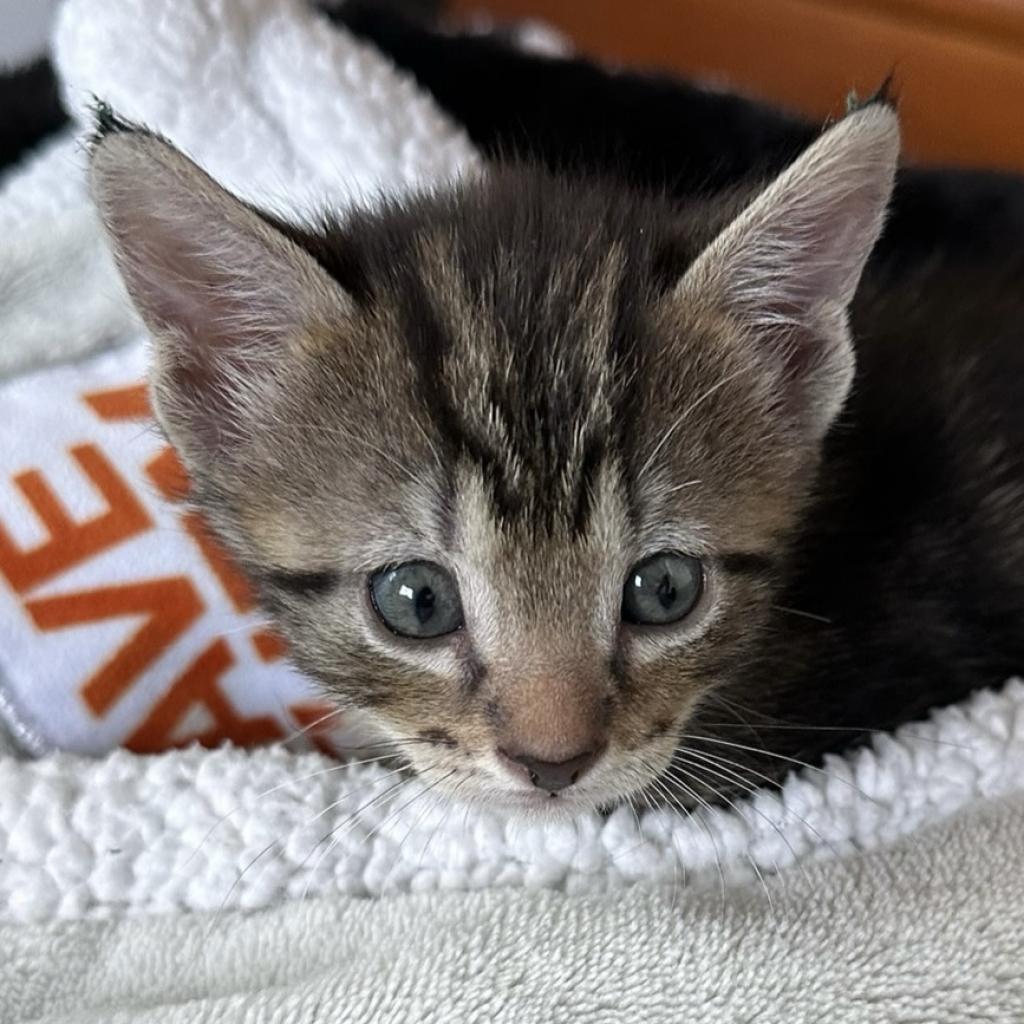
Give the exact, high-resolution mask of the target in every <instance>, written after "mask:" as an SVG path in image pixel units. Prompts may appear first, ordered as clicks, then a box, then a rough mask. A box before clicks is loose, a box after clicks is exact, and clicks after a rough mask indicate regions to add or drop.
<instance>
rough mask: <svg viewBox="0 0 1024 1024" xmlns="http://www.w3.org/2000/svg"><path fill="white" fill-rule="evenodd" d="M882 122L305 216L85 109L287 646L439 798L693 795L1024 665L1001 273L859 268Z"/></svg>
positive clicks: (891, 165)
mask: <svg viewBox="0 0 1024 1024" xmlns="http://www.w3.org/2000/svg"><path fill="white" fill-rule="evenodd" d="M898 134H899V133H898V124H897V119H896V116H895V114H894V112H893V111H892V109H891V108H890V107H889V106H888V105H887V104H886V103H885V102H875V103H871V104H869V105H867V106H865V107H863V108H862V109H860V110H858V111H856V112H854V113H852V114H850V115H848V116H847V117H846V118H845V119H843V120H842V121H840V122H839V123H838V124H836V125H834V126H832V127H831V128H829V129H828V130H827V131H825V132H824V133H823V134H822V135H821V136H820V137H819V138H818V139H817V140H816V141H815V142H813V143H812V144H811V145H810V146H809V147H808V148H807V150H806V151H805V152H804V153H803V154H802V155H801V156H800V157H799V158H798V159H797V160H796V161H795V162H794V163H793V164H792V165H791V166H790V167H788V169H786V170H785V171H783V172H782V173H781V174H780V175H779V176H778V177H777V178H776V179H775V180H774V181H771V182H770V183H769V184H767V185H766V186H763V187H762V186H760V185H759V184H757V183H750V184H749V185H748V186H746V188H744V189H732V190H730V191H729V192H728V193H724V194H721V195H718V196H708V197H705V198H703V199H701V200H699V201H698V200H693V201H690V202H685V203H682V204H677V203H673V202H670V201H669V200H668V199H666V198H664V197H663V196H658V195H652V194H645V193H642V192H633V191H630V190H628V189H626V188H624V187H622V186H621V185H617V186H611V185H608V184H607V183H603V182H602V181H600V180H588V179H585V178H572V177H562V176H558V175H554V174H552V173H551V172H549V171H545V170H542V169H540V168H537V167H531V166H529V165H509V166H496V167H493V168H492V169H490V170H488V171H487V172H486V173H484V174H482V175H481V176H479V177H477V178H474V179H472V180H466V181H463V182H461V183H459V184H457V185H455V186H452V187H450V188H447V189H441V190H436V191H434V192H430V193H427V194H423V195H420V196H416V197H413V198H409V199H404V200H394V201H392V202H390V203H388V204H386V205H385V206H384V207H383V208H382V209H378V210H376V211H374V212H369V211H356V212H353V213H351V214H348V215H346V216H345V217H344V218H343V219H341V220H327V221H325V222H324V223H323V224H321V225H320V226H318V227H316V228H310V227H297V226H294V225H289V224H284V223H282V222H279V221H278V220H277V219H276V218H274V217H272V216H270V215H268V214H265V213H261V212H259V211H256V210H253V209H251V208H249V207H248V206H246V205H245V204H243V203H241V202H240V201H238V200H236V199H235V198H233V197H232V196H230V195H229V194H228V193H226V192H225V191H224V190H223V189H221V188H220V187H219V186H218V185H217V184H216V183H215V182H214V181H212V180H211V179H210V178H209V177H208V176H207V175H206V174H205V173H204V172H202V171H201V170H200V169H199V168H198V167H196V166H195V165H194V164H193V163H191V162H190V161H189V160H188V159H187V158H186V157H184V156H183V155H182V154H180V153H179V152H177V151H176V150H175V149H173V148H172V147H171V146H170V145H169V144H168V143H166V142H165V141H163V140H161V139H160V138H158V137H156V136H154V135H151V134H149V133H146V132H144V131H141V130H135V129H132V128H130V127H129V126H126V125H122V124H120V123H118V122H116V121H115V120H113V119H112V118H110V117H106V118H105V119H104V121H103V123H102V124H101V131H100V135H99V137H98V139H97V142H96V145H95V148H94V150H93V155H92V188H93V194H94V196H95V199H96V202H97V204H98V206H99V209H100V211H101V213H102V216H103V218H104V220H105V222H106V224H107V227H108V230H109V233H110V237H111V239H112V242H113V245H114V248H115V251H116V254H117V259H118V263H119V266H120V268H121V272H122V274H123V277H124V280H125V283H126V285H127V287H128V290H129V293H130V294H131V295H132V297H133V299H134V302H135V304H136V306H137V308H138V310H139V312H140V314H141V315H142V316H143V318H144V320H145V321H146V323H147V325H148V327H149V329H150V331H151V332H152V335H153V339H154V366H153V373H152V388H153V397H154V404H155V408H156V411H157V416H158V419H159V421H160V423H161V424H162V426H163V428H164V430H165V431H166V432H167V435H168V436H169V438H170V439H171V441H172V442H173V443H174V445H175V446H176V448H177V450H178V451H179V453H180V454H181V456H182V458H183V460H184V462H185V464H186V465H187V467H188V469H189V471H190V473H191V474H192V477H193V480H194V482H195V485H196V500H197V501H198V502H199V504H200V506H201V507H202V509H203V511H204V512H205V514H206V515H207V517H208V518H209V520H210V522H211V523H212V525H213V527H214V529H215V530H216V532H217V533H218V534H219V536H220V537H221V538H222V539H223V541H224V542H225V543H226V544H227V546H228V547H229V548H230V550H231V551H232V552H233V554H234V556H235V557H236V558H237V560H238V562H239V564H240V565H241V566H242V567H243V569H244V570H245V571H246V572H247V573H248V575H249V577H250V578H251V579H252V581H253V582H254V584H255V585H256V587H257V588H258V590H259V593H260V594H261V596H262V601H263V603H264V605H265V607H266V608H267V609H268V610H269V612H270V613H271V614H272V615H273V616H274V618H275V620H276V622H277V624H278V626H279V628H280V630H281V631H282V633H283V635H284V636H285V637H286V639H287V641H288V643H289V646H290V649H291V652H292V655H293V657H294V660H295V661H296V663H297V664H298V665H299V666H300V667H301V668H302V669H303V670H304V671H306V672H307V673H309V674H310V675H311V676H313V677H314V678H316V679H318V680H319V681H320V683H321V684H322V686H323V687H324V689H325V691H326V692H327V693H328V694H330V695H331V696H333V697H334V698H335V699H336V700H337V701H339V702H341V703H342V704H345V705H356V706H359V707H362V708H365V709H367V710H368V711H369V712H371V714H372V715H373V716H374V717H375V718H376V720H377V721H378V722H379V724H380V725H381V726H382V728H384V729H385V731H386V732H388V734H389V735H390V736H391V737H392V738H393V739H394V740H395V741H396V743H397V746H398V748H399V749H400V750H401V751H402V752H403V754H404V756H405V757H406V758H407V759H408V761H409V763H410V764H411V765H412V767H413V768H415V769H416V770H417V771H418V772H419V773H420V774H421V775H422V776H424V778H425V779H426V780H427V781H429V782H432V783H434V784H436V785H437V786H438V787H439V788H440V789H442V790H446V791H457V792H458V795H459V797H460V798H463V799H475V800H485V801H492V802H499V803H502V804H505V805H508V806H512V807H518V808H522V809H530V808H539V807H545V808H555V807H557V808H559V809H563V810H569V811H575V810H580V809H582V808H587V807H594V806H601V807H605V806H609V805H611V804H614V803H615V802H616V801H618V800H621V799H623V798H624V797H626V796H628V795H631V794H635V793H641V792H643V793H645V794H646V795H648V796H650V797H653V798H656V799H667V800H672V801H678V802H680V803H684V804H692V803H693V802H695V801H696V802H700V801H705V800H709V799H719V798H726V797H727V796H728V794H729V793H732V792H737V791H743V790H746V789H750V788H752V787H754V786H756V785H759V784H761V783H763V782H766V781H775V780H777V779H778V778H779V776H780V775H781V774H782V773H783V772H784V771H785V770H786V769H787V768H788V767H790V766H791V765H792V764H793V763H794V761H804V760H816V759H818V758H819V757H820V756H821V754H822V753H823V752H825V751H827V750H830V749H840V748H842V747H843V746H844V745H846V744H849V743H851V742H855V741H857V740H860V739H862V738H863V737H864V736H865V735H866V734H867V733H868V731H869V730H870V729H872V728H880V729H887V728H890V727H892V726H893V725H895V724H897V723H899V722H901V721H905V720H907V719H910V718H914V717H917V716H919V715H921V714H923V713H924V712H925V711H926V710H927V709H928V708H930V707H932V706H934V705H935V704H939V703H944V702H948V701H951V700H955V699H958V698H960V697H962V696H964V695H965V694H967V693H968V692H970V691H971V690H972V689H974V688H975V687H978V686H982V685H986V684H994V683H999V682H1001V681H1002V680H1003V679H1004V678H1005V677H1006V676H1008V675H1010V674H1011V673H1012V672H1013V671H1015V670H1019V669H1020V667H1021V665H1022V664H1024V629H1022V628H1021V627H1022V625H1024V587H1022V583H1024V527H1022V526H1021V525H1020V523H1019V520H1020V513H1021V510H1022V508H1024V505H1022V499H1024V456H1022V454H1021V452H1022V451H1024V447H1022V443H1024V411H1022V405H1021V403H1020V402H1019V400H1018V398H1017V396H1016V394H1015V393H1014V389H1015V387H1016V385H1017V383H1018V382H1019V381H1021V380H1024V348H1022V346H1021V345H1020V343H1019V338H1018V330H1019V328H1018V324H1019V322H1020V318H1019V313H1020V299H1019V297H1018V295H1019V289H1017V290H1015V291H1014V290H1011V289H1008V288H1006V287H1005V282H999V281H997V280H996V279H995V277H993V278H992V281H993V283H994V284H996V285H1000V284H1001V285H1002V287H1001V289H999V290H997V291H995V292H994V293H993V294H992V295H989V294H987V293H986V290H985V287H986V282H985V281H984V280H974V281H972V280H965V279H962V280H959V281H943V280H941V279H939V280H928V279H925V278H922V279H921V281H919V282H918V287H917V288H916V289H915V288H913V287H908V286H907V285H906V283H905V284H904V287H903V288H902V289H901V290H899V291H892V290H886V289H885V288H884V287H881V286H880V285H878V284H877V283H876V282H873V281H872V280H871V279H870V278H866V279H865V281H864V282H863V283H861V284H860V288H859V290H858V284H859V282H860V278H861V275H862V271H863V269H864V266H865V262H866V260H867V258H868V255H869V253H870V252H871V250H872V247H873V245H874V243H875V241H876V239H877V237H878V235H879V232H880V231H881V228H882V224H883V220H884V216H885V211H886V207H887V204H888V201H889V198H890V194H891V190H892V186H893V179H894V174H895V170H896V163H897V158H898V148H899V141H898ZM1007 273H1010V268H1007ZM1018 280H1019V277H1018ZM958 285H959V287H958ZM855 293H856V298H855ZM851 324H852V331H851V329H850V325H851ZM851 336H852V338H855V339H856V358H855V350H854V343H853V341H852V340H851Z"/></svg>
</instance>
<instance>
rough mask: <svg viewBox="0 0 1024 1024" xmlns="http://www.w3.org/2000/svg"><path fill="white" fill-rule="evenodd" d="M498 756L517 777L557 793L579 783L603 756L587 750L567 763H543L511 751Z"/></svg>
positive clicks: (502, 751)
mask: <svg viewBox="0 0 1024 1024" xmlns="http://www.w3.org/2000/svg"><path fill="white" fill-rule="evenodd" d="M498 754H499V755H500V756H501V758H502V760H503V761H504V762H505V763H506V764H507V765H508V766H509V767H510V768H511V769H512V770H513V771H514V772H515V773H516V774H517V775H519V776H522V777H525V778H526V779H528V780H529V781H530V782H532V783H533V784H534V785H535V786H536V787H537V788H538V789H545V790H547V791H548V792H549V793H557V792H559V791H561V790H563V789H568V787H569V786H572V785H574V784H575V783H576V782H579V780H580V779H581V778H582V777H583V775H584V774H585V773H586V772H587V771H588V770H589V769H590V768H591V766H592V765H593V764H594V762H595V761H596V760H597V759H598V757H600V756H601V750H600V749H595V750H586V751H584V752H583V753H581V754H577V755H576V756H575V757H570V758H568V759H567V760H565V761H542V760H540V758H536V757H531V756H530V755H529V754H524V753H514V752H512V751H509V750H499V751H498Z"/></svg>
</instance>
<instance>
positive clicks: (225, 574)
mask: <svg viewBox="0 0 1024 1024" xmlns="http://www.w3.org/2000/svg"><path fill="white" fill-rule="evenodd" d="M126 39H130V40H131V41H132V42H131V45H130V46H126V45H125V44H124V40H126ZM55 59H56V64H57V68H58V71H59V73H60V76H61V80H62V84H63V89H64V94H65V98H66V100H67V101H68V104H69V106H70V108H71V110H72V111H73V113H74V115H75V117H76V118H77V121H78V125H79V128H78V132H79V136H81V135H82V134H84V133H87V132H88V131H90V130H91V116H90V112H89V105H90V104H91V103H92V102H93V100H94V98H100V99H102V100H104V101H106V102H108V103H109V104H111V105H112V106H113V107H114V109H115V110H117V111H118V112H119V113H120V114H121V115H122V116H124V117H126V118H128V119H130V120H134V121H138V122H140V123H143V124H146V125H147V126H149V127H151V128H154V129H157V130H159V131H161V132H162V133H163V134H165V135H166V136H167V137H169V138H170V139H171V140H172V141H173V142H174V143H176V144H177V145H178V146H180V147H181V148H182V149H184V150H185V151H186V152H188V153H189V154H190V155H192V156H193V157H194V158H195V159H197V160H198V162H199V163H201V164H202V165H203V166H204V167H205V168H206V169H207V170H208V171H210V172H211V173H212V174H213V175H214V176H215V177H217V178H218V180H220V181H221V182H222V183H223V184H224V185H225V186H227V187H228V188H230V189H232V190H233V191H235V192H236V193H237V194H239V195H241V196H243V197H244V198H246V199H249V200H251V201H253V202H256V203H258V204H261V205H264V206H268V207H271V208H273V209H276V210H279V211H283V212H286V213H288V214H291V215H293V216H299V217H302V216H309V215H310V214H311V213H313V212H314V211H316V210H317V209H319V208H322V207H323V206H324V205H325V204H329V205H331V206H332V207H334V208H341V209H343V208H345V206H346V205H348V204H350V203H352V202H353V201H354V200H358V201H360V202H363V203H373V202H375V201H376V200H377V199H378V197H379V196H380V195H382V194H386V193H394V192H399V191H402V190H407V189H410V188H413V187H419V186H423V185H426V184H429V183H431V182H435V181H442V180H447V179H450V178H452V177H453V176H455V175H457V174H459V173H464V172H465V171H467V170H468V169H470V168H471V167H473V166H474V163H475V156H474V153H473V151H472V148H471V147H470V145H469V143H468V142H467V141H466V140H465V138H464V137H463V136H462V134H461V133H460V132H459V131H457V130H456V129H455V128H454V127H453V126H452V125H451V124H449V123H448V122H447V120H446V118H445V117H444V116H442V115H441V113H440V112H439V111H438V110H437V109H436V107H435V106H434V105H433V103H432V102H431V101H430V100H428V99H427V98H426V97H425V96H424V95H422V94H421V93H420V92H419V91H418V89H417V88H416V87H415V85H414V84H413V83H412V81H411V80H410V79H408V78H407V77H404V76H403V75H400V74H399V73H398V72H397V71H396V70H395V69H394V68H393V67H392V66H391V65H390V64H389V62H388V61H386V60H385V59H384V58H383V57H381V56H380V55H379V54H377V53H376V52H375V51H374V50H372V48H369V47H367V46H364V45H363V44H360V43H358V42H357V41H356V40H355V39H354V38H352V37H351V36H350V35H349V34H348V33H346V32H344V31H340V30H338V29H337V28H335V27H332V26H331V25H329V24H328V23H327V22H325V21H324V20H322V19H321V18H320V17H319V16H318V15H316V14H315V13H314V12H313V11H312V10H311V9H310V7H309V6H308V5H307V4H305V3H300V2H298V0H245V2H243V0H68V2H67V3H66V5H65V7H64V9H63V11H62V13H61V16H60V20H59V24H58V29H57V33H56V41H55ZM82 150H83V147H82V145H81V141H80V139H70V138H69V139H65V140H61V141H58V142H56V143H54V144H52V145H51V146H50V147H48V148H47V149H46V150H45V151H44V152H43V153H42V154H40V155H39V156H38V157H37V158H36V159H35V160H33V161H31V162H30V163H29V165H28V166H27V167H26V168H25V169H23V170H22V171H20V172H19V173H18V174H17V175H15V176H14V177H13V178H12V179H11V180H9V181H8V182H7V183H6V187H5V188H4V190H3V192H2V193H0V228H3V229H4V231H5V232H6V233H5V236H4V244H3V246H2V247H0V369H3V368H6V369H7V370H11V369H15V368H24V366H25V365H26V363H27V362H29V361H30V360H32V359H35V361H36V362H52V361H54V360H56V359H60V358H67V357H68V356H71V355H80V354H82V353H84V352H88V351H92V350H96V349H98V348H102V347H104V346H106V345H108V344H109V343H110V341H111V340H114V339H116V340H118V341H119V342H121V347H120V348H119V349H118V350H117V351H116V352H112V353H108V354H105V355H102V356H99V357H92V358H91V359H88V360H86V361H84V362H80V363H77V364H74V365H68V366H66V367H63V368H60V369H46V370H38V371H37V372H36V373H35V374H34V375H30V376H26V377H22V378H20V379H15V380H13V381H10V382H8V383H7V384H6V385H4V386H0V723H2V722H3V721H5V720H6V724H7V728H8V730H9V731H10V732H11V734H12V735H13V736H14V737H15V739H16V740H17V741H18V742H19V743H20V745H21V746H22V747H24V748H25V749H26V750H28V751H30V752H32V753H37V754H38V753H42V752H44V751H47V750H52V749H56V748H60V749H67V750H74V751H78V752H82V753H90V754H99V753H102V752H104V751H107V750H110V749H112V748H114V747H116V746H119V745H126V746H128V747H130V748H131V749H134V750H137V751H150V750H157V749H165V748H167V747H169V746H174V745H180V744H183V743H186V742H188V741H190V740H193V739H198V740H200V741H202V742H203V743H205V744H207V745H214V744H217V743H219V742H223V741H225V740H230V741H232V742H235V743H241V744H248V743H259V742H267V741H271V740H278V739H281V738H283V737H285V736H286V735H288V734H290V733H293V732H295V731H296V730H297V729H299V728H302V727H305V726H308V725H310V724H311V723H313V722H315V721H317V720H318V719H320V718H321V717H322V715H323V714H324V713H325V709H324V708H323V707H322V706H321V705H320V704H319V703H318V702H317V699H316V695H315V693H314V692H313V690H312V688H311V686H310V685H309V683H308V682H307V681H306V680H305V679H303V678H302V677H301V676H300V675H299V674H298V673H297V672H295V671H294V670H292V669H291V668H289V667H288V665H287V663H286V661H285V660H284V659H283V658H282V648H281V645H280V644H279V643H278V642H277V641H276V640H275V638H274V637H273V636H272V635H271V634H270V633H269V632H268V631H267V629H266V628H265V626H264V624H263V623H262V622H261V620H260V618H259V616H258V615H257V614H256V613H255V611H254V609H253V607H252V600H251V597H250V595H249V593H248V591H247V589H246V587H245V585H244V583H243V581H242V580H241V579H240V578H239V577H238V576H237V574H235V573H234V572H233V571H232V570H231V568H230V566H229V565H228V564H227V562H226V561H225V559H224V557H223V555H222V554H221V553H220V551H219V549H218V548H217V546H216V545H215V544H214V543H213V542H212V541H211V539H210V538H209V537H208V535H207V534H206V533H205V532H204V531H203V528H202V523H201V522H200V521H199V520H198V519H197V518H196V517H195V516H193V515H189V514H187V513H184V512H182V510H181V509H180V508H176V507H174V506H173V504H171V503H169V502H168V501H167V498H168V497H174V496H180V494H181V493H182V492H183V491H184V489H185V486H186V485H185V482H184V479H183V475H182V473H181V469H180V466H179V465H178V464H177V462H176V460H175V458H174V456H173V454H172V453H171V452H170V450H169V449H167V448H166V447H165V446H164V445H163V443H162V442H161V441H160V439H159V438H158V436H157V434H156V432H155V431H154V430H152V429H151V428H150V426H149V412H148V409H147V406H146V397H145V388H144V387H143V385H142V381H143V379H144V374H145V365H146V359H145V351H144V349H145V344H144V338H143V334H142V332H141V331H140V330H139V329H138V328H137V327H134V326H133V325H132V322H131V315H130V312H129V309H128V306H127V303H126V300H125V297H124V294H123V291H122V289H121V286H120V284H119V282H118V281H117V278H116V275H115V272H114V270H113V266H112V263H111V260H110V258H109V253H108V252H107V251H106V247H105V243H104V242H103V239H102V236H101V233H100V230H99V225H98V223H97V220H96V216H95V213H94V211H93V210H92V208H91V207H90V205H89V202H88V197H87V194H86V190H85V177H84V166H83V162H84V156H83V151H82ZM327 726H330V727H331V728H330V731H329V733H328V732H327V731H326V730H327ZM321 732H322V735H321V736H320V737H319V738H318V741H319V742H320V743H321V744H322V745H324V746H325V748H326V749H331V750H334V751H336V752H337V751H344V750H347V749H350V748H351V747H353V746H361V745H362V744H363V743H364V742H365V741H366V740H367V739H368V738H370V736H369V734H368V732H367V730H366V729H365V726H364V725H363V724H362V723H361V722H360V721H359V719H358V717H357V716H348V717H347V718H346V719H345V720H344V721H341V720H340V719H339V718H338V717H334V718H331V719H330V720H329V721H328V722H326V723H325V728H324V730H321Z"/></svg>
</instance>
